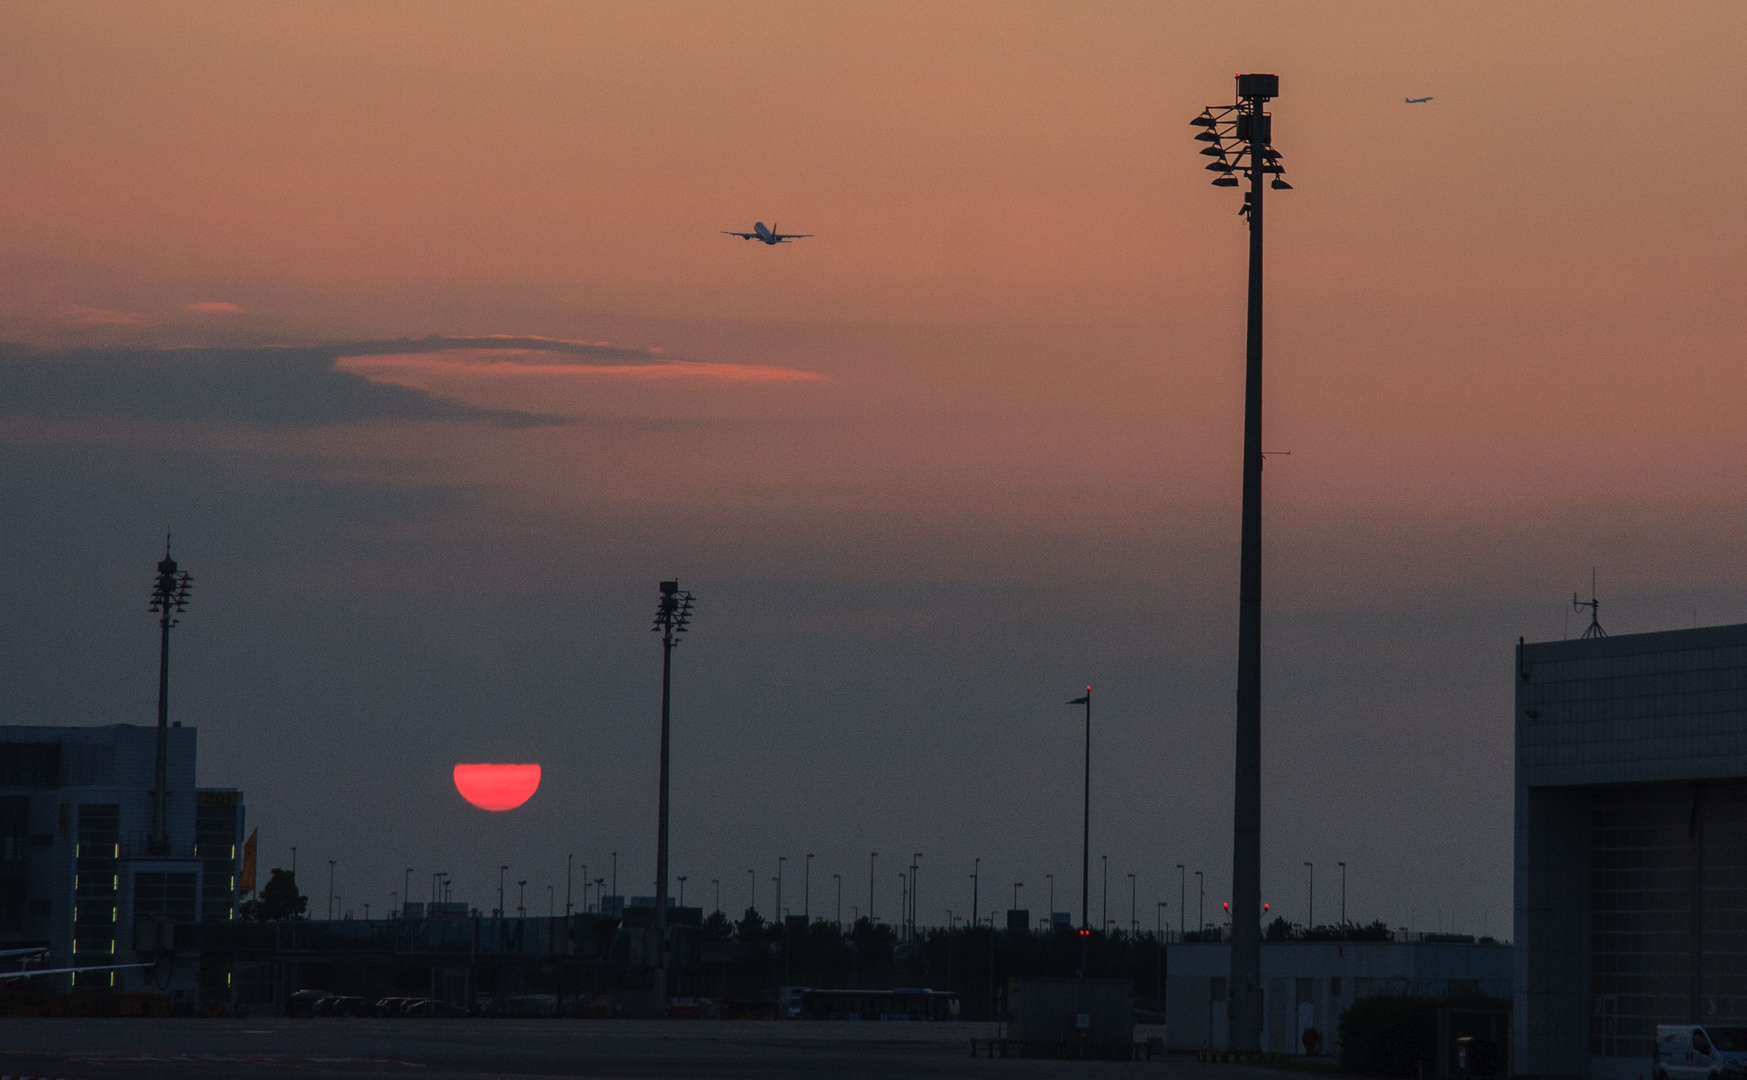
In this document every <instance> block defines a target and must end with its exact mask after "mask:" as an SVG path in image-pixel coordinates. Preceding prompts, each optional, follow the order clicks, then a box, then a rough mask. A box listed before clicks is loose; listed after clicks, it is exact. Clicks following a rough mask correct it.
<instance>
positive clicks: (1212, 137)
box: [1195, 131, 1219, 142]
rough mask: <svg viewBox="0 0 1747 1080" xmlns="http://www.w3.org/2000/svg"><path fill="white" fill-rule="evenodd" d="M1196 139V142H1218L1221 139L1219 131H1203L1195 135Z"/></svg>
mask: <svg viewBox="0 0 1747 1080" xmlns="http://www.w3.org/2000/svg"><path fill="white" fill-rule="evenodd" d="M1195 141H1196V142H1218V141H1219V132H1217V131H1203V132H1202V133H1201V134H1199V135H1197V136H1195Z"/></svg>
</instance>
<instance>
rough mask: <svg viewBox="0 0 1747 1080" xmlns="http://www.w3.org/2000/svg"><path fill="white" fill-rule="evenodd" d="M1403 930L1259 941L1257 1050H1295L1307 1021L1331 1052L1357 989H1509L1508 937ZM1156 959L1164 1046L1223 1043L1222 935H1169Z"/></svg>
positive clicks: (1226, 960) (1227, 959)
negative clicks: (1395, 936) (1379, 936)
mask: <svg viewBox="0 0 1747 1080" xmlns="http://www.w3.org/2000/svg"><path fill="white" fill-rule="evenodd" d="M1404 937H1405V940H1401V941H1264V942H1263V943H1262V1050H1263V1052H1264V1053H1271V1054H1303V1053H1305V1045H1304V1032H1305V1030H1306V1029H1307V1028H1315V1029H1316V1031H1317V1036H1318V1042H1319V1045H1320V1051H1319V1052H1320V1053H1322V1054H1339V1053H1340V1030H1339V1020H1340V1015H1341V1012H1342V1011H1343V1010H1345V1009H1346V1008H1347V1006H1349V1005H1351V1004H1352V1003H1353V1002H1355V1001H1358V1000H1359V999H1361V998H1367V997H1373V996H1375V995H1378V994H1408V995H1413V996H1416V997H1437V998H1453V999H1458V1000H1461V999H1477V998H1506V997H1509V996H1510V988H1511V951H1512V950H1511V947H1510V946H1509V945H1504V944H1500V943H1498V942H1495V941H1492V940H1491V939H1489V938H1488V939H1484V940H1482V941H1479V942H1476V941H1474V940H1473V939H1472V938H1467V935H1453V934H1452V935H1442V938H1443V939H1442V940H1426V939H1427V938H1438V937H1440V935H1429V934H1428V935H1419V934H1414V935H1404ZM1460 938H1467V940H1460ZM1165 965H1166V967H1165V1032H1166V1034H1165V1046H1166V1048H1167V1049H1170V1050H1225V1049H1227V1048H1228V1047H1229V1046H1230V1039H1229V1036H1228V1032H1229V1028H1228V1022H1229V1020H1228V1017H1227V1015H1226V980H1227V978H1228V977H1229V976H1230V975H1231V945H1230V944H1229V943H1227V942H1184V943H1182V944H1176V945H1172V946H1171V947H1170V949H1169V950H1167V952H1166V960H1165ZM1502 1026H1503V1023H1502V1019H1501V1021H1500V1027H1501V1028H1502ZM1500 1034H1502V1031H1501V1032H1500Z"/></svg>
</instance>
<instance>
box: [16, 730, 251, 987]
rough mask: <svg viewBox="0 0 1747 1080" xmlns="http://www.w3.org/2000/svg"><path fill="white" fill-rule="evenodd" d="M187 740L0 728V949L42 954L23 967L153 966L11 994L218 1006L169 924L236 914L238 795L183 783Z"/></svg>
mask: <svg viewBox="0 0 1747 1080" xmlns="http://www.w3.org/2000/svg"><path fill="white" fill-rule="evenodd" d="M195 734H196V733H195V729H194V728H190V727H173V728H170V729H169V730H168V731H166V732H160V733H158V736H157V738H156V739H154V733H153V731H152V729H151V728H148V727H139V726H135V725H132V724H110V725H107V726H103V727H39V726H6V727H0V948H21V947H29V946H46V947H47V948H48V955H47V957H46V962H44V963H36V964H33V965H31V966H35V967H47V968H59V967H65V966H79V967H88V966H90V967H107V965H111V964H128V963H140V964H152V965H155V966H153V967H143V968H137V969H121V970H100V971H92V972H88V973H74V974H67V975H53V976H43V977H41V978H40V979H35V980H30V982H29V983H27V984H16V983H15V984H12V985H13V986H14V987H15V988H17V987H20V986H21V985H22V986H24V987H27V988H31V989H51V990H55V991H63V992H64V991H68V990H72V991H77V992H81V993H83V992H85V991H102V992H108V991H111V990H116V991H148V992H151V993H156V994H168V995H171V997H172V998H173V999H174V1001H175V1003H176V1004H177V1005H178V1006H180V1007H185V1008H187V1009H190V1010H191V1009H193V1008H194V1006H195V1004H196V1002H197V1001H198V1000H201V999H203V998H204V999H207V1000H213V1001H217V1002H220V1003H222V1002H223V1001H224V1000H225V992H226V987H225V983H224V979H223V975H222V973H219V974H209V973H208V972H206V971H204V970H203V969H202V968H201V966H200V959H199V955H198V953H196V952H192V951H190V942H188V941H186V940H184V939H185V937H186V935H185V934H180V933H179V929H180V927H181V925H182V924H199V923H228V922H231V921H232V920H234V919H235V918H236V913H237V891H236V890H237V876H238V871H239V869H240V864H239V853H240V847H241V844H242V842H243V798H242V793H241V792H239V791H237V790H236V789H234V788H198V787H196V786H195V747H196V741H195ZM159 777H163V779H159ZM160 796H162V797H161V798H160ZM160 806H162V807H163V809H162V810H161V811H160V810H159V807H160ZM160 826H161V832H162V839H163V842H162V843H161V844H159V843H158V842H157V841H156V835H157V834H158V833H159V832H160ZM4 966H5V968H6V970H7V971H8V972H10V971H12V970H14V969H16V968H17V967H18V966H19V965H18V962H17V961H11V962H9V963H7V964H6V965H4ZM43 984H46V986H44V985H43Z"/></svg>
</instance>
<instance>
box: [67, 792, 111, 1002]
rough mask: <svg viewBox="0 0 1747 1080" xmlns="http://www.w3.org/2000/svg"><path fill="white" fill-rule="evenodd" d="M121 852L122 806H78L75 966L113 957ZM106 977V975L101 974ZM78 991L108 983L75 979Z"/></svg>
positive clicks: (74, 936)
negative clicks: (80, 962)
mask: <svg viewBox="0 0 1747 1080" xmlns="http://www.w3.org/2000/svg"><path fill="white" fill-rule="evenodd" d="M120 848H121V806H120V805H119V804H118V803H80V804H79V840H78V847H77V848H75V849H74V850H75V851H76V852H77V854H78V858H77V859H75V860H74V873H76V874H77V875H78V877H77V878H76V879H75V880H76V881H77V884H76V886H75V887H74V889H73V956H74V958H75V960H74V962H75V963H77V962H78V961H79V960H80V959H84V958H87V957H93V958H95V962H96V963H99V964H106V963H110V962H112V960H111V959H110V958H113V957H114V955H115V914H116V912H115V876H116V871H117V858H116V856H117V855H118V854H119V853H120ZM104 974H107V973H104ZM73 985H74V986H75V987H77V988H80V989H91V988H92V987H94V986H96V987H100V988H101V987H108V986H110V985H113V982H112V981H110V980H99V979H97V978H93V979H92V980H91V981H88V982H80V981H79V980H77V979H75V980H74V982H73Z"/></svg>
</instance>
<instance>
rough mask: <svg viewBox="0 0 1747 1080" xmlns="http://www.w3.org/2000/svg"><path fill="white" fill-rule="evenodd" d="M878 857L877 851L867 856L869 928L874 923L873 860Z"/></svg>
mask: <svg viewBox="0 0 1747 1080" xmlns="http://www.w3.org/2000/svg"><path fill="white" fill-rule="evenodd" d="M879 857H880V853H879V852H877V851H876V852H873V853H872V854H870V855H869V856H868V857H867V925H868V928H869V929H872V928H873V924H874V906H873V901H874V860H875V859H877V858H879Z"/></svg>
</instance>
